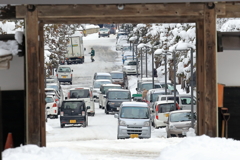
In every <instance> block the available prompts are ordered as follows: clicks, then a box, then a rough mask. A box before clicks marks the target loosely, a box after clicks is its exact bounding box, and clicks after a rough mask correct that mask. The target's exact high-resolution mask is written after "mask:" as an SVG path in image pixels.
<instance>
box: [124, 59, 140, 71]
mask: <svg viewBox="0 0 240 160" xmlns="http://www.w3.org/2000/svg"><path fill="white" fill-rule="evenodd" d="M137 65H138V63H137V61H136V60H128V61H125V62H124V65H123V68H122V71H124V72H126V74H137V73H139V72H137Z"/></svg>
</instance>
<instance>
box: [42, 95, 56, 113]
mask: <svg viewBox="0 0 240 160" xmlns="http://www.w3.org/2000/svg"><path fill="white" fill-rule="evenodd" d="M45 102H46V106H45V107H46V111H47V117H48V118H58V113H59V111H58V110H59V108H58V106H57V103H56V102H55V100H54V98H53V96H51V95H47V96H46V98H45Z"/></svg>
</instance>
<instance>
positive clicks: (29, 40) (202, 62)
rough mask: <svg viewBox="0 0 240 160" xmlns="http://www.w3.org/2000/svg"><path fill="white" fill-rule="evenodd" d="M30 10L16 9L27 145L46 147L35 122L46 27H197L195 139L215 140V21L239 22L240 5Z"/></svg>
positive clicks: (40, 123) (29, 7) (40, 122)
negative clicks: (21, 35)
mask: <svg viewBox="0 0 240 160" xmlns="http://www.w3.org/2000/svg"><path fill="white" fill-rule="evenodd" d="M33 8H34V6H32V5H27V6H24V5H23V6H16V16H17V18H24V19H25V20H26V32H27V36H26V44H27V56H26V63H27V67H26V72H27V73H28V74H27V97H28V98H27V110H28V121H27V123H28V124H27V126H28V130H27V133H28V134H27V142H26V143H27V144H30V143H33V144H38V145H40V146H45V144H46V139H45V138H44V136H45V134H44V133H43V132H44V129H43V128H44V127H45V126H44V125H45V123H43V118H40V117H39V115H43V109H42V108H41V107H44V105H45V103H44V99H43V96H44V88H43V63H44V59H43V37H42V36H43V29H42V26H43V24H45V23H92V24H97V23H179V22H182V23H184V22H185V23H196V28H197V31H196V34H197V44H196V46H197V100H198V101H197V105H198V110H197V111H198V121H197V122H198V125H197V126H198V134H199V135H202V134H206V135H209V136H211V137H216V136H218V133H217V82H216V18H217V15H218V16H220V17H229V16H234V17H236V16H238V17H240V7H239V5H238V4H235V3H218V4H215V7H213V8H212V7H209V5H207V3H177V4H174V3H172V4H127V5H125V8H124V9H123V10H118V9H117V6H116V5H107V4H106V5H37V6H35V8H34V9H33ZM235 11H236V12H235ZM30 35H31V36H30ZM38 35H39V36H40V42H39V41H38ZM33 108H34V110H33ZM42 117H43V116H42ZM33 123H34V124H33ZM40 132H41V134H40ZM40 142H41V143H40Z"/></svg>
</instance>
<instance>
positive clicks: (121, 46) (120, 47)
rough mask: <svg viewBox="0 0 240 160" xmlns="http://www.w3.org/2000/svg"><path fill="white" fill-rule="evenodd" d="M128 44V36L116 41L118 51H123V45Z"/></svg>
mask: <svg viewBox="0 0 240 160" xmlns="http://www.w3.org/2000/svg"><path fill="white" fill-rule="evenodd" d="M126 43H128V37H127V36H120V37H119V38H117V40H116V50H117V51H118V50H121V49H122V48H123V44H126Z"/></svg>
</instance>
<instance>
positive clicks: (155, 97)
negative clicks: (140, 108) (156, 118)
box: [152, 92, 165, 102]
mask: <svg viewBox="0 0 240 160" xmlns="http://www.w3.org/2000/svg"><path fill="white" fill-rule="evenodd" d="M159 95H165V92H158V93H153V94H152V101H153V102H155V101H157V99H158V96H159Z"/></svg>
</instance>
